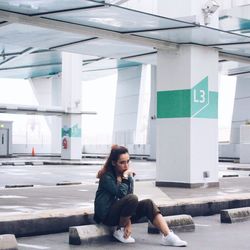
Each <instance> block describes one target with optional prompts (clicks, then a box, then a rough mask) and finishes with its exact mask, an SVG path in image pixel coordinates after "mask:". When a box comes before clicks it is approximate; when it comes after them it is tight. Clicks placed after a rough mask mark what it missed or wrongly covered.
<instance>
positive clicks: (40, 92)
mask: <svg viewBox="0 0 250 250" xmlns="http://www.w3.org/2000/svg"><path fill="white" fill-rule="evenodd" d="M30 83H31V86H32V88H33V92H34V94H35V96H36V99H37V101H38V103H39V105H41V106H45V107H49V108H52V107H53V106H56V107H60V106H61V76H59V75H56V76H51V77H41V78H33V79H30ZM45 119H46V122H47V124H48V127H49V129H50V133H51V137H50V138H51V140H50V141H51V144H50V149H49V153H52V154H60V153H61V131H60V129H58V128H60V127H61V118H60V117H57V116H45Z"/></svg>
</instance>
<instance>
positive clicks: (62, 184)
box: [56, 182, 82, 186]
mask: <svg viewBox="0 0 250 250" xmlns="http://www.w3.org/2000/svg"><path fill="white" fill-rule="evenodd" d="M81 184H82V182H58V183H56V186H69V185H81Z"/></svg>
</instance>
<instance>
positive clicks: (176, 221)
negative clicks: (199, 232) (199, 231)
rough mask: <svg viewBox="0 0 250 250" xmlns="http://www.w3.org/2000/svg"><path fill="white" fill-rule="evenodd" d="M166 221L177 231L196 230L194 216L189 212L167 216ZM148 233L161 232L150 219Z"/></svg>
mask: <svg viewBox="0 0 250 250" xmlns="http://www.w3.org/2000/svg"><path fill="white" fill-rule="evenodd" d="M164 219H165V221H166V222H167V224H168V226H169V228H170V229H172V230H174V231H176V232H193V231H194V230H195V225H194V222H193V218H192V217H191V216H190V215H187V214H180V215H173V216H165V217H164ZM148 233H149V234H158V233H160V231H159V229H157V228H156V227H155V226H154V225H153V224H152V223H151V222H150V221H149V222H148Z"/></svg>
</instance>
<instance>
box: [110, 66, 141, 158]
mask: <svg viewBox="0 0 250 250" xmlns="http://www.w3.org/2000/svg"><path fill="white" fill-rule="evenodd" d="M141 70H142V67H141V66H136V67H129V68H126V69H119V70H118V79H117V89H116V100H115V115H114V129H113V142H114V143H117V144H121V145H125V146H128V147H130V146H131V145H133V144H134V142H135V136H136V128H137V116H138V107H139V94H140V81H141ZM132 147H133V146H132ZM131 150H132V151H131ZM130 153H133V149H130Z"/></svg>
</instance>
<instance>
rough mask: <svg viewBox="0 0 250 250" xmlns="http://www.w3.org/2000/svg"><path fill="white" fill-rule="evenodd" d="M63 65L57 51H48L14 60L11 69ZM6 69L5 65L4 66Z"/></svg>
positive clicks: (10, 65)
mask: <svg viewBox="0 0 250 250" xmlns="http://www.w3.org/2000/svg"><path fill="white" fill-rule="evenodd" d="M45 64H61V53H60V52H57V51H48V52H40V53H31V54H27V55H25V56H23V57H21V58H19V59H18V57H17V59H15V60H13V62H11V63H10V64H9V65H8V66H9V67H21V66H29V65H45ZM3 67H4V65H3Z"/></svg>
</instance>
